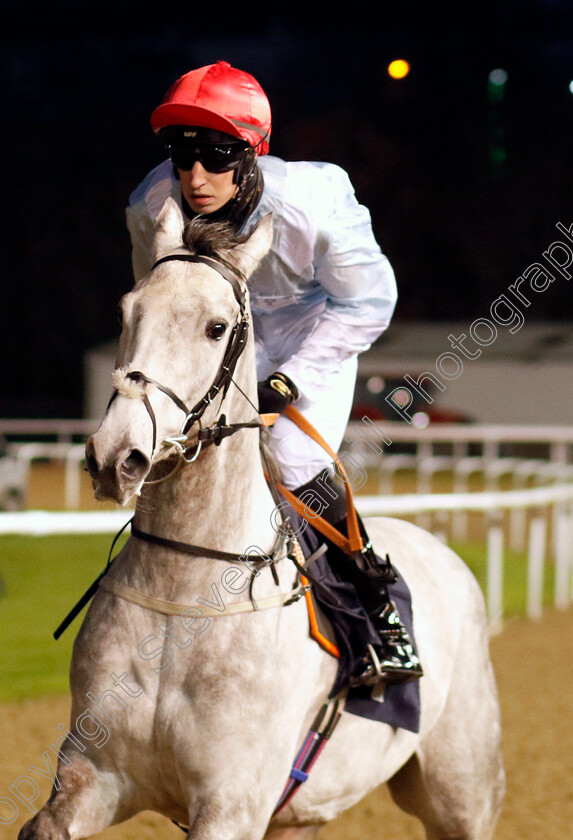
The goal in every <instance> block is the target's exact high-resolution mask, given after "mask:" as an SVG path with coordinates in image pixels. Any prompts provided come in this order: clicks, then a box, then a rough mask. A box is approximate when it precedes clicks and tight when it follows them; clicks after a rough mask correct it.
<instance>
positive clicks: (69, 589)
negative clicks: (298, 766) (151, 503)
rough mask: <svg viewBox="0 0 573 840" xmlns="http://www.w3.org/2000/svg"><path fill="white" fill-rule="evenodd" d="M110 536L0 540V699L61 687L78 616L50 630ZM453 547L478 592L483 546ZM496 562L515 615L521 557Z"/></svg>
mask: <svg viewBox="0 0 573 840" xmlns="http://www.w3.org/2000/svg"><path fill="white" fill-rule="evenodd" d="M112 539H113V535H109V536H107V535H98V536H83V535H78V536H59V537H58V536H51V537H16V536H4V537H1V538H0V621H1V624H0V626H1V627H2V644H1V645H0V701H6V700H16V699H20V698H24V697H38V696H42V695H47V694H62V693H65V692H67V690H68V668H69V663H70V658H71V649H72V643H73V640H74V638H75V635H76V633H77V631H78V628H79V626H80V623H81V618H82V616H81V615H80V616H79V617H78V618H76V620H75V622H74V623H73V624H72V625H71V626H70V627H69V628H68V630H66V632H65V633H64V634H63V636H62V637H61V638H60V639H59V640H58V641H55V640H54V638H53V636H52V633H53V631H54V630H55V629H56V627H57V626H58V624H59V623H60V621H61V620H62V619H63V618H64V617H65V615H67V613H68V611H69V610H70V609H71V608H72V607H73V606H74V604H75V603H76V601H77V600H78V599H79V597H80V596H81V595H82V594H83V593H84V592H85V590H86V589H87V588H88V586H89V585H90V584H91V582H92V581H93V580H94V579H95V578H96V577H97V575H98V574H99V573H100V571H101V570H102V568H103V567H104V565H105V563H106V560H107V556H108V552H109V549H110V546H111V542H112ZM124 539H125V537H122V538H121V540H120V541H119V545H121V543H122V541H123V540H124ZM119 545H118V548H119ZM453 548H454V550H455V551H456V552H457V553H458V554H459V555H460V556H461V557H462V559H463V560H464V561H465V562H466V563H467V564H468V566H469V567H470V568H471V569H472V571H473V572H474V574H475V576H476V578H477V580H478V581H479V583H480V584H481V586H482V589H483V590H484V591H485V583H486V548H485V545H483V544H477V543H465V544H463V545H455V546H453ZM116 550H117V549H116ZM504 566H505V569H504V615H505V616H508V617H509V616H513V615H523V614H524V612H525V601H526V574H527V571H526V569H527V558H526V556H525V554H523V553H516V552H510V551H506V553H505V557H504ZM552 585H553V573H552V566H551V564H549V563H547V564H546V568H545V593H546V602H548V601H549V599H550V597H551V592H552Z"/></svg>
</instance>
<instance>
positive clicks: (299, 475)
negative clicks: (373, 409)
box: [269, 357, 358, 490]
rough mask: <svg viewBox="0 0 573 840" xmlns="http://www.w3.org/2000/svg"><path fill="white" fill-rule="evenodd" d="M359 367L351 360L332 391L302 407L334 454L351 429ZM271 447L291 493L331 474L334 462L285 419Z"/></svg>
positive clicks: (277, 427)
mask: <svg viewBox="0 0 573 840" xmlns="http://www.w3.org/2000/svg"><path fill="white" fill-rule="evenodd" d="M357 367H358V363H357V359H356V357H354V358H351V359H348V360H347V361H346V362H344V363H343V364H342V365H341V366H340V369H339V371H338V373H337V374H335V376H333V377H332V385H331V387H329V388H328V389H325V390H324V392H323V393H322V395H321V397H320V398H319V399H318V400H316V401H315V402H313V403H312V404H311V405H309V406H308V407H305V408H302V407H300V411H301V414H303V415H304V416H305V417H306V418H307V420H308V421H309V423H312V425H313V426H314V428H315V429H316V430H317V432H318V433H319V434H320V435H322V437H323V438H324V439H325V440H326V442H327V443H328V444H329V445H330V446H331V447H332V449H333V450H334V451H335V452H338V449H339V447H340V444H341V443H342V439H343V437H344V433H345V431H346V426H347V425H348V418H349V416H350V410H351V408H352V400H353V397H354V387H355V384H356V371H357ZM297 408H299V406H298V405H297ZM269 443H270V445H271V447H272V449H273V452H274V453H275V455H276V457H277V460H278V462H279V464H280V466H281V469H282V474H283V483H284V485H285V487H288V488H289V489H290V490H294V489H296V488H297V487H300V485H301V484H306V482H307V481H310V479H311V478H314V476H315V475H316V474H317V473H319V472H321V471H322V470H324V468H325V467H328V468H329V469H330V470H331V471H332V458H331V457H330V456H329V455H328V453H327V452H325V451H324V449H322V447H321V446H319V445H318V444H317V443H315V442H314V441H313V440H312V439H311V438H309V437H308V435H306V434H305V433H304V432H303V431H301V429H299V428H298V426H295V425H294V423H292V422H291V421H290V420H289V419H288V418H286V417H279V418H278V420H277V421H276V423H275V424H274V426H273V428H272V430H271V433H270V440H269Z"/></svg>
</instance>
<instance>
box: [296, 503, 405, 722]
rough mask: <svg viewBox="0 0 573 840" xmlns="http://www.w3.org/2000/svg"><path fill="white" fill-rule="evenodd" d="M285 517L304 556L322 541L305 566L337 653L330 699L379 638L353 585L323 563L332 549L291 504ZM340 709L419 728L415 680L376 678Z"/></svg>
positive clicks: (397, 598) (397, 600)
mask: <svg viewBox="0 0 573 840" xmlns="http://www.w3.org/2000/svg"><path fill="white" fill-rule="evenodd" d="M289 518H290V520H291V523H292V525H293V527H294V528H295V533H298V534H300V535H299V536H298V537H297V539H298V542H299V544H300V546H301V549H302V552H303V555H304V556H305V558H306V559H308V558H310V557H311V556H312V555H313V554H314V553H316V552H317V551H318V550H319V549H320V548H321V546H322V545H323V544H325V545H326V549H327V550H326V552H323V553H322V554H321V555H320V556H319V557H318V558H317V559H316V560H314V561H312V562H311V564H310V566H305V568H307V569H308V574H307V577H308V580H309V583H310V584H311V594H312V600H313V602H314V604H316V605H317V606H318V608H319V609H320V611H321V612H322V613H323V615H324V616H325V618H326V619H327V621H328V622H329V623H330V626H331V628H332V632H333V634H334V638H335V640H336V646H337V647H338V650H339V653H340V657H339V659H338V671H337V675H336V679H335V682H334V685H333V687H332V690H331V692H330V695H329V696H330V697H335V696H336V695H337V694H338V693H339V692H340V691H341V690H342V689H343V688H345V687H346V686H348V684H349V680H350V676H351V675H352V674H353V673H354V672H356V670H357V669H358V667H359V663H360V661H361V659H362V657H363V655H364V652H365V650H366V645H368V644H379V643H380V639H379V636H378V634H377V633H376V630H375V629H374V627H373V626H372V623H371V621H370V619H369V618H368V615H367V613H366V611H365V610H364V608H363V606H362V604H361V601H360V598H359V597H358V594H357V592H356V589H355V587H354V585H353V583H351V582H350V581H348V580H342V579H341V577H340V575H339V574H337V572H336V571H335V570H334V568H333V566H332V565H331V564H330V563H329V561H328V557H329V552H333V551H334V552H335V551H337V549H336V547H333V546H332V545H331V544H330V543H328V542H327V541H326V540H325V539H324V537H322V535H320V534H319V533H317V531H315V530H314V528H312V527H311V526H310V525H309V524H308V523H307V527H306V528H304V529H303V528H301V523H302V519H301V518H300V516H299V514H298V513H296V511H294V510H293V509H292V508H291V509H290V510H289ZM395 571H396V573H397V575H398V579H397V580H396V582H395V583H393V584H390V586H389V593H390V598H391V600H392V602H393V603H394V606H395V607H396V609H397V611H398V614H399V616H400V618H401V620H402V622H403V623H404V625H405V627H406V629H407V631H408V633H409V635H410V638H411V639H412V641H413V642H414V628H413V618H412V599H411V595H410V590H409V589H408V586H407V584H406V581H405V580H404V578H403V577H402V576H401V575H400V573H399V572H398V570H397V569H395ZM345 711H346V712H349V713H350V714H353V715H357V716H359V717H364V718H368V719H369V720H376V721H379V722H381V723H387V724H389V725H390V726H393V727H396V728H400V729H407V730H409V731H411V732H418V731H419V728H420V681H419V680H413V681H411V682H407V683H385V682H381V683H378V684H377V685H374V686H358V687H353V688H350V689H349V691H348V695H347V699H346V706H345Z"/></svg>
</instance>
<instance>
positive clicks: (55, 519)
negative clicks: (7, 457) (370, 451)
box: [0, 484, 573, 632]
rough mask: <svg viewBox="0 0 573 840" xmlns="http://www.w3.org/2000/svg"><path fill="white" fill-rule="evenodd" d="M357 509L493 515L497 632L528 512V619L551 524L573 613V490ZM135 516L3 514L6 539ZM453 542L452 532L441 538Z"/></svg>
mask: <svg viewBox="0 0 573 840" xmlns="http://www.w3.org/2000/svg"><path fill="white" fill-rule="evenodd" d="M357 508H358V510H359V512H360V514H361V515H362V516H398V517H400V516H401V517H408V516H412V515H414V516H415V515H418V514H420V513H430V514H431V513H434V514H436V513H438V514H440V515H441V518H440V521H441V523H442V525H445V517H447V516H448V514H449V515H451V514H455V513H459V512H460V511H464V512H470V511H480V512H482V513H485V514H486V515H487V538H486V540H487V583H486V591H485V596H486V602H487V608H488V616H489V622H490V626H491V629H492V631H493V632H495V631H498V630H499V629H501V627H502V624H503V617H504V613H503V586H504V551H505V536H504V527H503V524H502V515H503V513H504V511H509V512H511V511H516V510H525V511H526V512H527V513H528V514H529V527H528V540H527V543H528V548H527V566H528V568H527V596H526V613H527V616H528V617H529V618H539V617H540V616H541V615H542V612H543V583H544V573H545V566H546V562H547V560H548V559H549V554H550V552H549V533H548V528H547V523H548V513H549V514H550V517H549V521H553V522H554V523H555V528H554V533H555V543H554V547H553V562H554V564H555V576H554V577H555V586H554V597H553V602H554V604H555V606H556V607H558V608H566V607H568V606H569V605H570V604H571V602H572V600H573V590H572V578H573V575H572V571H573V484H569V485H556V486H552V487H536V488H529V489H526V490H513V491H512V490H509V491H508V490H505V491H497V492H486V493H456V494H428V495H420V494H411V495H410V494H404V495H402V496H394V497H388V496H358V497H357ZM131 515H132V512H131V511H129V512H127V511H125V510H118V511H105V512H99V511H87V512H81V513H80V512H70V511H62V512H47V511H20V512H16V513H0V536H1V535H2V534H27V535H33V536H45V535H48V534H66V533H74V534H78V533H86V534H93V533H110V534H111V533H114V532H117V531H119V530H120V528H122V526H123V525H125V523H126V522H127V521H128V520H129V518H130V517H131ZM436 535H437V536H438V537H439V538H440V539H442V540H443V541H445V542H447V535H446V531H445V530H444V531H441V532H438V533H437V534H436Z"/></svg>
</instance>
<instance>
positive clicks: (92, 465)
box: [86, 455, 99, 478]
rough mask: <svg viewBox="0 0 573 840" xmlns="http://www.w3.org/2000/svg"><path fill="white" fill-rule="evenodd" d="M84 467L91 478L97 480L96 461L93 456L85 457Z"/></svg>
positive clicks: (97, 468)
mask: <svg viewBox="0 0 573 840" xmlns="http://www.w3.org/2000/svg"><path fill="white" fill-rule="evenodd" d="M86 467H87V468H88V472H89V474H90V476H91V477H92V478H97V477H98V475H99V467H98V465H97V460H96V457H95V455H87V456H86Z"/></svg>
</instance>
